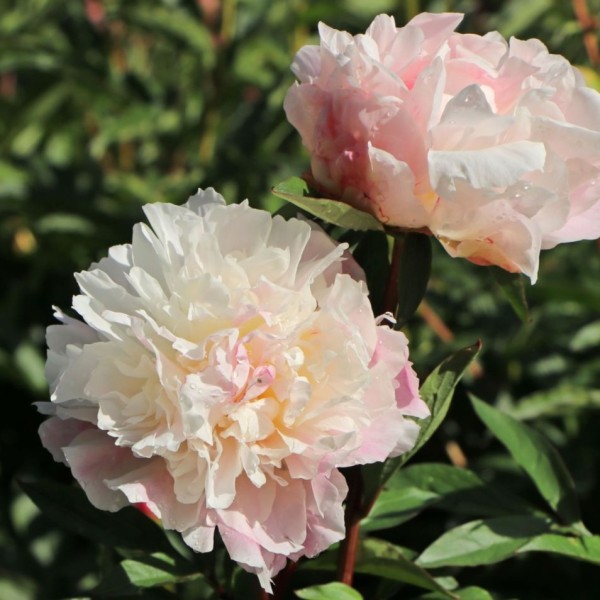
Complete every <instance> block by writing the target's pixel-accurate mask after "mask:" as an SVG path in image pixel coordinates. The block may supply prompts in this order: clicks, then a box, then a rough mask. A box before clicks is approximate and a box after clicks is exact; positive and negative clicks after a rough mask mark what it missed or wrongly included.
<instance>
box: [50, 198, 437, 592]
mask: <svg viewBox="0 0 600 600" xmlns="http://www.w3.org/2000/svg"><path fill="white" fill-rule="evenodd" d="M144 210H145V212H146V215H147V217H148V220H149V221H150V224H151V226H152V229H150V228H149V227H147V226H146V225H143V224H140V225H136V226H135V228H134V231H133V240H132V243H131V244H126V245H123V246H117V247H113V248H111V249H110V251H109V255H108V257H107V258H104V259H102V260H101V261H100V262H99V263H98V264H96V265H93V266H92V268H91V269H90V270H89V271H83V272H81V273H78V274H77V275H76V279H77V282H78V284H79V288H80V290H81V291H80V294H79V295H77V296H75V297H74V299H73V308H74V309H75V311H76V312H77V313H78V314H79V316H80V318H81V320H78V319H74V318H71V317H68V316H66V315H65V314H63V313H62V312H61V311H60V310H57V312H56V316H57V318H58V320H59V321H60V322H61V324H60V325H53V326H50V327H49V328H48V333H47V340H48V347H49V350H48V361H47V365H46V372H47V377H48V381H49V383H50V391H51V402H45V403H41V405H40V409H41V412H43V413H45V414H48V415H50V418H49V419H47V420H46V421H45V422H44V423H43V424H42V425H41V428H40V436H41V439H42V442H43V444H44V446H45V447H46V448H47V449H48V450H50V452H52V454H53V456H54V458H55V459H56V460H57V461H62V462H64V463H66V464H67V465H68V466H69V467H70V469H71V471H72V473H73V475H74V477H75V478H76V479H77V480H78V481H79V483H80V484H81V486H82V487H83V489H84V490H85V492H86V494H87V496H88V498H89V500H90V501H91V502H92V503H93V504H94V505H95V506H96V507H98V508H100V509H104V510H109V511H116V510H118V509H119V508H121V507H123V506H124V505H127V504H139V503H142V504H143V505H144V506H145V507H146V508H149V509H150V510H151V512H152V513H153V514H154V515H156V516H157V517H158V518H160V519H161V521H162V524H163V526H164V527H166V528H169V529H175V530H177V531H179V532H181V533H182V535H183V539H184V540H185V542H186V543H187V544H188V545H189V546H190V547H191V548H193V549H194V550H196V551H199V552H207V551H210V550H211V549H212V547H213V537H214V531H215V529H218V531H219V534H220V536H221V538H222V539H223V542H224V544H225V546H226V548H227V550H228V552H229V554H230V555H231V557H232V558H233V559H234V560H235V561H237V562H238V563H239V564H240V565H241V566H242V567H243V568H244V569H246V570H247V571H250V572H253V573H256V574H257V575H258V577H259V579H260V582H261V584H262V586H263V587H264V588H265V589H266V590H270V589H271V585H270V579H271V577H272V576H273V575H275V574H276V573H277V572H278V571H279V570H280V569H282V567H283V566H284V565H285V563H286V560H287V559H288V558H290V559H292V560H296V559H298V558H299V557H301V556H309V557H310V556H314V555H315V554H317V553H319V552H321V551H322V550H324V549H325V548H327V547H328V546H330V545H331V544H332V543H334V542H336V541H338V540H340V539H341V538H343V536H344V518H343V510H342V501H343V500H344V498H345V496H346V492H347V487H346V483H345V480H344V477H343V476H342V475H341V473H340V472H339V470H338V469H339V468H340V467H348V466H351V465H357V464H364V463H371V462H374V461H383V460H385V459H386V458H387V457H388V456H396V455H398V454H401V453H403V452H405V451H407V450H409V449H410V448H411V447H412V446H413V445H414V442H415V439H416V436H417V433H418V430H419V427H418V425H417V423H415V422H414V421H413V420H412V419H410V418H407V417H424V416H426V415H427V414H428V409H427V407H426V406H425V404H424V403H423V402H422V400H420V399H419V396H418V381H417V378H416V375H415V373H414V372H413V370H412V367H411V363H410V362H409V360H408V347H407V340H406V338H405V336H404V335H403V334H402V333H400V332H397V331H393V330H392V329H390V328H389V327H388V326H386V325H385V324H383V323H382V322H381V319H375V318H374V316H373V313H372V310H371V307H370V304H369V301H368V297H367V290H366V287H365V285H364V282H363V281H362V280H361V277H362V271H361V270H360V268H359V267H358V265H357V264H356V263H355V262H354V261H353V259H352V258H351V256H350V255H349V254H348V253H347V252H345V249H346V246H345V245H343V244H342V245H336V243H335V242H333V241H332V240H330V239H329V238H328V237H327V236H326V235H325V233H324V232H323V231H322V230H320V229H316V228H312V227H311V226H310V225H309V224H308V223H306V222H302V221H299V220H297V219H292V220H290V221H287V222H286V221H285V220H283V219H282V218H281V217H271V215H270V214H269V213H267V212H264V211H261V210H255V209H253V208H250V207H249V206H248V204H247V203H243V204H241V205H229V206H227V205H225V203H224V201H223V199H222V197H221V196H219V195H218V194H217V193H216V192H215V191H214V190H212V189H209V190H205V191H200V190H199V192H198V194H197V195H196V196H194V197H192V198H190V200H189V202H188V203H187V204H186V205H184V206H174V205H168V204H153V205H148V206H146V207H145V209H144Z"/></svg>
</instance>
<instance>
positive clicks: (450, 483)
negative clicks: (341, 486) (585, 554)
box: [369, 463, 535, 517]
mask: <svg viewBox="0 0 600 600" xmlns="http://www.w3.org/2000/svg"><path fill="white" fill-rule="evenodd" d="M404 489H413V490H414V489H418V490H421V491H422V492H425V493H429V494H433V495H434V496H435V498H437V500H436V501H434V500H433V499H432V500H430V501H429V503H428V506H430V505H432V504H435V506H436V507H437V508H443V509H445V510H449V511H452V512H454V513H459V514H468V515H476V516H486V517H487V516H502V515H507V514H515V513H516V514H524V513H528V512H534V510H535V509H534V507H532V506H531V505H529V504H528V503H527V502H525V501H524V500H522V499H521V498H518V497H516V496H513V495H512V494H510V493H509V492H508V491H507V490H506V489H504V488H502V489H499V488H497V487H495V486H493V485H490V484H488V483H485V482H484V481H483V480H482V479H480V478H479V476H478V475H476V474H475V473H473V472H472V471H469V470H468V469H463V468H458V467H453V466H451V465H445V464H437V463H422V464H418V465H412V466H410V467H407V468H406V469H401V470H400V471H397V472H396V473H395V474H394V475H393V476H392V477H391V478H390V480H389V481H388V482H387V484H386V489H384V490H383V492H382V493H381V495H380V497H379V498H378V499H377V503H376V504H375V507H374V510H375V508H376V507H377V504H378V503H379V501H380V499H381V498H382V497H385V496H387V495H388V494H391V493H394V492H399V491H400V492H401V491H402V490H404ZM369 516H371V515H369Z"/></svg>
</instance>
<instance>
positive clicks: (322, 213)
mask: <svg viewBox="0 0 600 600" xmlns="http://www.w3.org/2000/svg"><path fill="white" fill-rule="evenodd" d="M273 193H274V194H275V195H276V196H279V197H280V198H283V199H284V200H288V201H289V202H291V203H292V204H295V205H296V206H298V207H299V208H302V209H303V210H305V211H307V212H308V213H310V214H311V215H313V216H315V217H318V218H319V219H322V220H323V221H326V222H327V223H332V224H333V225H337V226H338V227H345V228H347V229H356V230H375V231H383V225H382V224H381V223H380V222H379V221H378V220H377V219H376V218H375V217H373V216H372V215H370V214H368V213H365V212H362V211H360V210H358V209H356V208H354V207H352V206H350V205H349V204H346V203H345V202H340V201H339V200H330V199H328V198H315V197H313V196H311V195H310V194H311V192H310V189H309V187H308V184H307V183H306V182H305V181H304V180H303V179H300V178H299V177H291V178H290V179H287V180H286V181H284V182H283V183H280V184H278V185H276V186H275V187H274V188H273Z"/></svg>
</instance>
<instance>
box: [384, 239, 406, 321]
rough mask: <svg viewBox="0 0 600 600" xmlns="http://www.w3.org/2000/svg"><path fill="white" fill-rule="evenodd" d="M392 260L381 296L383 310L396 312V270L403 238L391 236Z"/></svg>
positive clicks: (398, 266) (398, 265)
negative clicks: (383, 293)
mask: <svg viewBox="0 0 600 600" xmlns="http://www.w3.org/2000/svg"><path fill="white" fill-rule="evenodd" d="M393 240H394V242H393V244H394V245H393V247H392V262H391V264H390V270H389V273H388V280H387V285H386V288H385V295H384V297H383V312H390V313H392V314H393V315H395V314H396V306H397V304H398V270H399V269H400V257H401V256H402V250H403V249H404V238H399V237H398V236H394V237H393Z"/></svg>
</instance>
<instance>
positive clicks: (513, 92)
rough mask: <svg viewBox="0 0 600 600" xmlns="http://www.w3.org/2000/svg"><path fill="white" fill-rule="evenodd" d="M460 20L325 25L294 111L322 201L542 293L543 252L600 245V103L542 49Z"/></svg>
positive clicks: (304, 55)
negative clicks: (414, 233) (585, 242)
mask: <svg viewBox="0 0 600 600" xmlns="http://www.w3.org/2000/svg"><path fill="white" fill-rule="evenodd" d="M461 20H462V15H460V14H453V13H449V14H448V13H447V14H428V13H423V14H420V15H418V16H416V17H415V18H414V19H412V20H411V21H410V22H409V23H408V24H407V25H405V26H404V27H400V28H397V27H396V25H395V23H394V19H393V17H390V16H386V15H379V16H378V17H376V18H375V20H374V21H373V23H372V24H371V25H370V27H369V28H368V29H367V31H366V33H365V34H361V35H356V36H351V35H350V34H348V33H346V32H342V31H337V30H335V29H332V28H330V27H328V26H327V25H324V24H322V23H321V24H320V26H319V33H320V38H321V43H320V46H304V47H303V48H301V49H300V51H299V52H298V54H297V55H296V58H295V60H294V63H293V65H292V70H293V71H294V73H295V75H296V77H297V78H298V80H299V81H298V82H297V83H296V84H295V85H293V86H292V87H291V88H290V90H289V91H288V94H287V97H286V99H285V104H284V106H285V110H286V114H287V117H288V119H289V121H290V122H291V123H292V125H293V126H294V127H295V128H296V129H297V130H298V131H299V133H300V134H301V136H302V139H303V142H304V144H305V146H306V147H307V148H308V151H309V153H310V159H311V174H310V178H311V183H312V184H313V185H314V186H315V187H317V188H318V189H319V190H320V191H321V193H323V194H326V195H329V196H331V197H334V198H338V199H342V200H344V201H346V202H348V203H350V204H352V205H353V206H355V207H357V208H359V209H362V210H366V211H368V212H370V213H372V214H373V215H374V216H375V217H377V218H378V219H379V220H381V221H382V222H383V223H384V224H387V225H389V226H393V227H400V228H406V229H425V230H429V231H430V232H431V233H432V234H433V235H435V236H436V237H437V238H438V239H439V241H440V242H441V243H442V244H443V246H444V248H445V249H446V250H447V251H448V252H449V253H450V254H451V255H452V256H460V257H464V258H467V259H469V260H471V261H472V262H474V263H477V264H481V265H498V266H500V267H502V268H504V269H506V270H508V271H512V272H521V273H524V274H526V275H527V276H529V277H530V278H531V281H532V282H535V280H536V278H537V272H538V264H539V254H540V250H542V249H547V248H552V247H554V246H556V245H557V244H560V243H564V242H572V241H576V240H581V239H594V238H597V237H599V236H600V94H599V93H598V92H596V91H595V90H592V89H590V88H588V87H586V86H585V85H584V81H583V78H582V76H581V75H580V73H579V72H578V71H577V70H576V69H574V68H573V67H572V66H571V65H570V64H569V63H568V61H567V60H566V59H564V58H562V57H561V56H557V55H553V54H549V53H548V50H547V49H546V47H545V46H544V45H543V44H542V43H541V42H540V41H539V40H535V39H532V40H527V41H521V40H517V39H514V38H512V39H511V40H510V41H509V42H507V41H506V40H504V38H502V36H501V35H500V34H498V33H497V32H493V33H488V34H486V35H484V36H479V35H473V34H460V33H456V32H455V31H454V30H455V28H456V26H457V25H458V24H459V23H460V21H461Z"/></svg>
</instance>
